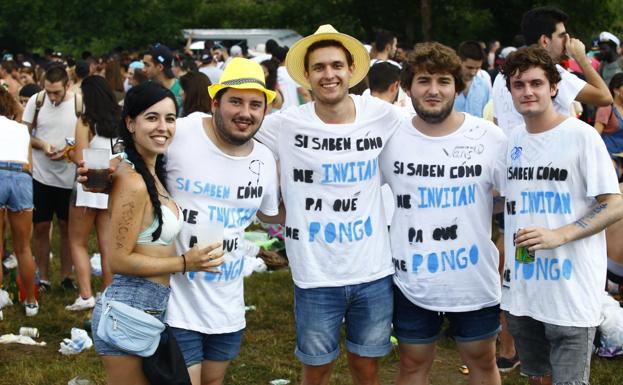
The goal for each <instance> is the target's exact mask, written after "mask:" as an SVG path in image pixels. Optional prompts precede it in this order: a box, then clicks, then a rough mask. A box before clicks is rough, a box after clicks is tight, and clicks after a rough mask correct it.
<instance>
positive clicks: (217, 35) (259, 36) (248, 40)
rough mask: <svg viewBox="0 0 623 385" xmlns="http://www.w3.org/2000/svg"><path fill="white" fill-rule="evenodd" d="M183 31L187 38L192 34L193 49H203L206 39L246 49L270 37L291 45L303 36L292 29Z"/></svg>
mask: <svg viewBox="0 0 623 385" xmlns="http://www.w3.org/2000/svg"><path fill="white" fill-rule="evenodd" d="M182 33H183V34H184V38H186V39H188V37H189V36H192V41H193V42H192V44H191V46H190V49H192V50H203V49H204V48H205V47H206V45H205V41H206V40H210V41H212V42H219V43H220V44H222V45H224V46H226V47H231V46H232V45H238V46H240V47H242V49H243V50H245V51H246V50H248V49H251V50H253V49H256V47H258V46H260V45H264V44H265V43H266V41H267V40H269V39H273V40H275V41H276V42H277V44H279V45H280V46H288V47H291V46H292V44H294V43H295V42H296V41H298V40H299V39H301V38H302V37H303V36H301V35H300V34H299V33H297V32H296V31H293V30H291V29H184V30H182ZM191 34H192V35H191Z"/></svg>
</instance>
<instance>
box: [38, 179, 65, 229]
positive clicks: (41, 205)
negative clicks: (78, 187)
mask: <svg viewBox="0 0 623 385" xmlns="http://www.w3.org/2000/svg"><path fill="white" fill-rule="evenodd" d="M32 192H33V201H34V203H35V211H34V212H33V214H32V221H33V223H39V222H50V221H51V220H52V218H53V217H54V214H55V213H56V217H57V218H58V219H59V220H62V221H67V220H68V219H69V200H70V197H71V189H70V188H61V187H54V186H48V185H45V184H43V183H40V182H37V181H36V180H34V179H33V180H32Z"/></svg>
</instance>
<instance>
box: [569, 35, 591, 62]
mask: <svg viewBox="0 0 623 385" xmlns="http://www.w3.org/2000/svg"><path fill="white" fill-rule="evenodd" d="M566 48H567V55H569V56H570V57H571V58H572V59H574V60H575V61H577V62H579V61H580V60H585V59H587V57H586V47H585V46H584V43H582V41H581V40H580V39H575V38H572V37H570V38H569V40H568V41H567V45H566Z"/></svg>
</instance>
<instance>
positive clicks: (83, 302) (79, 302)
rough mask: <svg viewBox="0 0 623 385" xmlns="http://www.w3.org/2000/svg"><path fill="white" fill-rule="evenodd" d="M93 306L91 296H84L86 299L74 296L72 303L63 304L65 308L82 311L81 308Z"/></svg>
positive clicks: (93, 302)
mask: <svg viewBox="0 0 623 385" xmlns="http://www.w3.org/2000/svg"><path fill="white" fill-rule="evenodd" d="M94 307H95V298H93V296H91V297H89V298H86V299H85V298H82V297H80V296H78V298H76V300H75V301H74V303H73V304H71V305H68V306H65V310H69V311H82V310H89V309H93V308H94Z"/></svg>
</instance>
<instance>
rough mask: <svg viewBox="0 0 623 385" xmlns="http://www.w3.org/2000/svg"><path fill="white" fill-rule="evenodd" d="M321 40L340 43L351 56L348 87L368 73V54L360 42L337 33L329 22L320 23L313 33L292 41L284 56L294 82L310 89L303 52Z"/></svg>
mask: <svg viewBox="0 0 623 385" xmlns="http://www.w3.org/2000/svg"><path fill="white" fill-rule="evenodd" d="M322 40H336V41H339V42H340V43H342V45H343V46H344V48H346V49H347V50H348V52H350V54H351V56H352V57H353V66H354V69H353V75H352V76H351V78H350V82H349V84H348V86H349V87H352V86H355V85H357V84H358V83H359V82H360V81H362V80H363V78H365V77H366V75H367V74H368V70H369V69H370V55H368V51H367V50H366V48H365V47H364V46H363V44H361V42H360V41H359V40H357V39H355V38H354V37H352V36H349V35H346V34H344V33H339V32H338V31H337V30H336V29H335V28H333V26H331V25H330V24H325V25H321V26H320V27H318V30H316V32H314V34H313V35H310V36H307V37H304V38H303V39H301V40H299V41H297V42H296V43H294V45H293V46H292V48H290V50H289V51H288V55H287V56H286V68H287V69H288V73H289V74H290V76H291V77H292V79H294V81H295V82H297V83H298V84H300V85H301V86H303V87H305V88H307V89H311V86H310V84H309V81H307V78H305V70H306V69H305V54H306V53H307V49H308V48H309V46H310V45H312V44H314V43H315V42H318V41H322Z"/></svg>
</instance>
